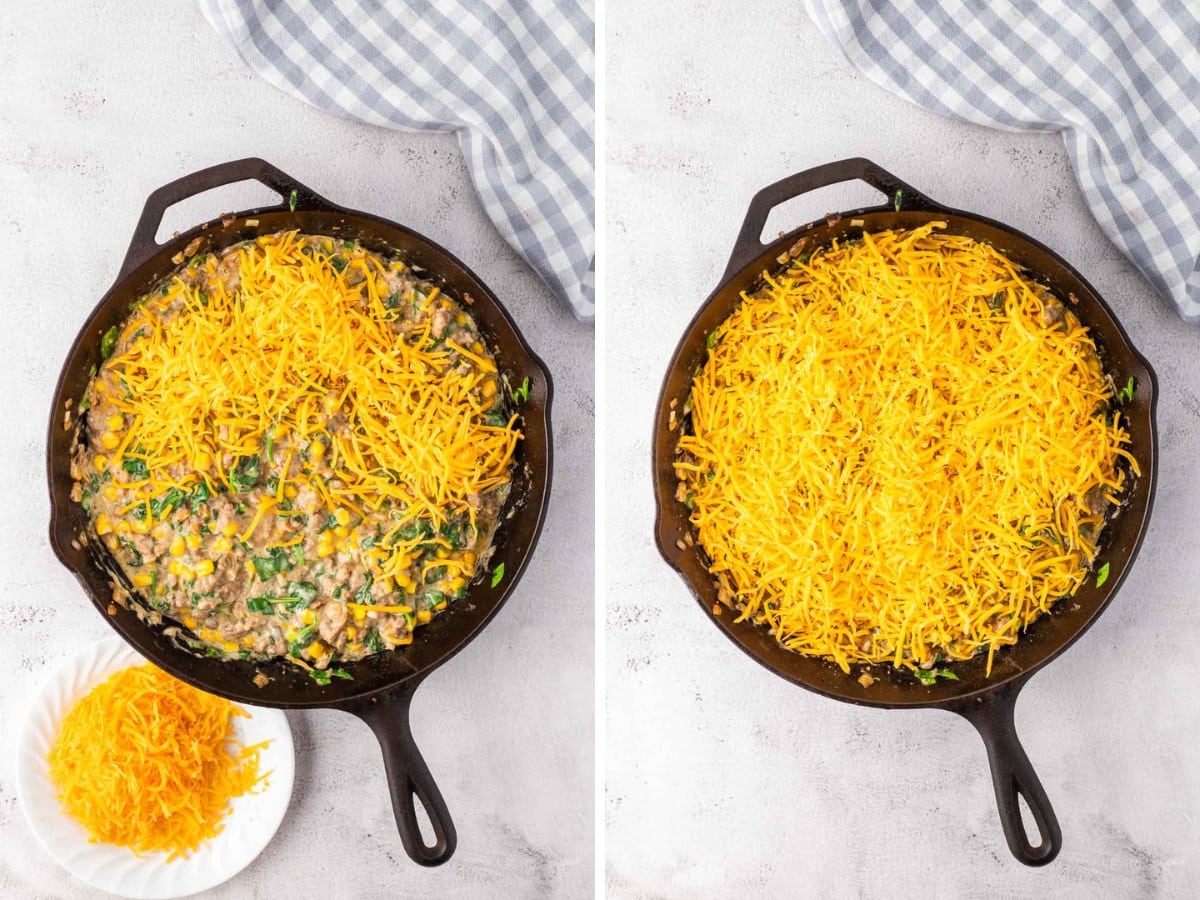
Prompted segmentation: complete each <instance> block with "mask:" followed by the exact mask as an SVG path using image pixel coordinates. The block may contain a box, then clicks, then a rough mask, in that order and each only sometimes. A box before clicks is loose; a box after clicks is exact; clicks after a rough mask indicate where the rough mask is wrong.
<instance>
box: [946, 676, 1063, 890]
mask: <svg viewBox="0 0 1200 900" xmlns="http://www.w3.org/2000/svg"><path fill="white" fill-rule="evenodd" d="M1024 683H1025V681H1024V679H1018V680H1017V681H1015V682H1009V683H1008V684H1005V685H1002V686H1001V687H999V688H997V689H995V690H994V691H990V692H987V693H984V694H982V695H976V696H975V697H973V698H971V699H968V700H966V701H965V702H963V703H962V704H959V705H954V706H950V707H948V708H949V709H951V710H952V711H953V712H956V713H958V714H959V715H961V716H962V717H963V718H965V719H967V721H969V722H970V723H971V724H972V725H974V726H975V730H976V731H978V732H979V736H980V737H981V738H983V744H984V747H986V748H987V755H988V766H989V768H990V769H991V772H992V784H993V787H994V788H995V791H996V806H997V811H998V812H999V814H1000V824H1001V826H1003V828H1004V837H1005V839H1006V840H1007V841H1008V849H1009V850H1011V851H1012V855H1013V856H1015V857H1016V858H1017V859H1018V860H1019V861H1020V862H1022V863H1024V864H1025V865H1027V866H1044V865H1046V863H1048V862H1051V861H1052V860H1053V859H1054V858H1055V857H1056V856H1058V853H1059V851H1060V850H1062V830H1061V829H1060V828H1059V826H1058V818H1057V816H1055V814H1054V808H1053V807H1052V806H1051V805H1050V799H1049V797H1047V796H1046V791H1045V789H1044V788H1043V787H1042V782H1041V781H1040V780H1039V779H1038V777H1037V773H1036V772H1035V771H1034V770H1033V765H1032V763H1030V762H1029V757H1028V756H1027V755H1026V753H1025V748H1024V747H1022V746H1021V741H1020V739H1019V738H1018V737H1017V729H1016V725H1015V723H1014V721H1013V712H1014V710H1015V709H1016V704H1017V695H1018V694H1019V693H1020V691H1021V688H1022V687H1023V686H1024ZM1022 801H1024V806H1025V807H1026V808H1027V809H1028V812H1029V815H1030V816H1031V817H1032V818H1033V821H1034V824H1035V825H1036V827H1037V831H1036V833H1035V835H1034V836H1035V837H1036V838H1037V840H1038V843H1037V844H1034V843H1033V842H1032V841H1031V840H1030V833H1029V829H1027V828H1026V826H1025V821H1024V819H1023V817H1022V814H1021V813H1022Z"/></svg>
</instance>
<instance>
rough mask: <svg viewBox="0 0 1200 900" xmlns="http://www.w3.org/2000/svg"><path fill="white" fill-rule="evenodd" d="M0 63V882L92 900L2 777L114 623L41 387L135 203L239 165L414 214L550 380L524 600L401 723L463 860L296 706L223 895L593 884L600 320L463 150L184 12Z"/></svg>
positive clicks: (52, 20) (97, 11)
mask: <svg viewBox="0 0 1200 900" xmlns="http://www.w3.org/2000/svg"><path fill="white" fill-rule="evenodd" d="M11 11H12V10H10V12H11ZM0 70H2V71H3V72H4V75H5V89H4V91H3V92H0V274H2V276H3V282H2V283H3V285H4V290H3V301H2V306H3V322H4V334H5V341H4V343H5V350H4V354H3V355H4V361H3V364H2V368H0V371H2V372H3V387H4V394H5V395H6V396H7V397H8V398H9V402H8V403H7V404H6V409H5V411H4V412H3V414H2V415H0V419H2V423H3V428H2V433H3V439H2V440H0V498H3V499H2V501H0V504H2V506H0V508H2V510H3V515H2V516H0V518H2V520H3V522H4V523H5V528H4V530H5V531H6V535H5V539H4V540H3V541H2V542H0V620H3V621H4V622H5V623H7V627H6V629H5V635H6V636H5V640H4V641H3V647H4V650H3V653H2V654H0V658H3V660H4V662H3V664H2V666H0V668H2V669H3V672H4V677H3V678H0V749H2V752H0V756H2V758H3V762H2V763H0V896H3V897H22V898H26V897H60V898H66V897H82V896H89V892H88V891H87V890H86V889H85V888H84V887H83V886H82V885H81V884H80V883H79V882H76V881H74V880H73V879H72V878H71V877H70V876H68V875H67V874H66V873H65V872H63V871H62V870H60V869H59V868H58V867H57V866H56V865H54V864H53V862H52V861H51V859H50V857H49V856H48V855H47V854H46V853H45V852H44V851H43V850H42V849H41V848H40V847H39V846H38V845H37V844H36V842H35V840H34V838H33V835H32V834H31V832H30V831H29V829H28V827H27V825H26V823H25V820H24V817H23V815H22V814H21V812H20V810H19V808H18V804H17V800H16V797H15V796H14V792H13V773H12V768H11V760H12V748H13V745H14V743H15V741H16V739H17V737H16V736H17V729H18V727H19V725H20V721H21V718H22V716H23V715H24V710H25V707H26V703H27V698H28V697H29V696H30V694H31V692H32V691H34V690H35V689H36V688H37V687H38V685H39V684H40V683H41V682H42V681H43V680H44V678H45V677H46V675H47V673H48V672H49V671H50V670H51V668H52V667H54V666H55V665H56V664H57V663H58V661H59V660H61V659H63V658H64V657H66V656H67V655H68V654H71V653H73V652H74V651H76V650H77V649H79V648H81V647H83V646H84V645H86V644H88V643H90V642H92V641H94V640H96V639H98V638H100V637H103V636H105V635H107V634H109V633H111V632H110V630H109V628H108V626H106V625H105V624H104V623H103V622H102V621H100V619H99V617H98V616H97V615H96V614H95V612H94V611H93V609H92V607H91V605H90V604H89V603H87V601H86V600H85V598H84V596H83V594H82V592H81V591H80V589H79V588H78V586H77V585H76V583H75V581H74V579H73V578H72V577H71V576H70V575H69V574H68V573H67V572H66V570H65V569H63V568H62V566H61V565H59V563H58V562H57V560H56V559H54V557H53V555H52V554H51V551H50V549H49V546H48V543H47V540H46V534H45V532H46V526H47V515H48V507H47V498H46V488H45V476H44V463H43V458H44V430H45V424H46V420H47V415H48V403H49V402H50V393H51V390H52V388H53V386H54V381H55V378H56V377H57V374H58V370H59V367H60V365H61V363H62V359H63V356H64V354H65V353H66V350H67V348H68V346H69V344H70V342H71V340H72V339H73V338H74V336H75V332H76V330H77V329H78V327H79V325H80V324H81V323H82V320H83V318H84V316H85V315H86V314H87V312H88V311H90V310H91V308H92V306H93V305H94V304H95V302H96V301H97V300H98V299H99V297H100V295H101V294H102V293H103V292H104V291H105V290H106V289H107V288H108V286H109V284H110V283H111V280H112V278H113V276H114V275H115V273H116V270H117V267H118V265H119V264H120V261H121V258H122V256H123V255H124V252H125V249H126V246H127V244H128V239H129V236H130V234H131V232H132V229H133V226H134V223H135V222H136V220H137V217H138V215H139V213H140V211H141V207H142V204H143V202H144V201H145V198H146V195H147V194H149V193H150V191H152V190H153V189H154V188H156V187H158V186H159V185H160V184H163V183H165V182H167V181H170V180H171V179H174V178H176V177H178V176H179V175H182V174H184V173H186V172H190V171H193V170H195V169H198V168H201V167H203V166H206V165H211V164H214V163H217V162H222V161H226V160H229V159H235V158H238V157H242V156H252V155H259V156H263V157H265V158H266V159H269V160H271V161H272V162H274V163H275V164H276V165H278V166H280V167H281V168H283V169H284V170H285V171H287V172H290V173H291V174H293V175H295V176H296V177H297V178H299V179H300V180H301V181H304V182H307V183H308V184H309V185H310V186H312V187H313V188H314V189H315V190H317V191H319V192H321V193H323V194H325V195H326V196H328V197H329V198H330V199H332V200H334V201H335V202H338V203H342V204H345V205H348V206H351V207H355V208H359V209H364V210H368V211H370V212H373V213H377V214H380V215H383V216H386V217H389V218H393V219H395V220H397V221H400V222H403V223H405V224H408V225H410V226H412V227H414V228H415V229H417V230H418V231H421V232H423V233H424V234H426V235H428V236H429V237H431V238H433V239H434V240H436V241H438V242H439V243H442V244H443V245H445V246H447V247H448V248H449V249H450V250H451V251H452V252H454V253H455V254H457V255H458V256H460V257H461V258H463V259H464V260H465V261H466V262H467V263H468V265H470V266H471V267H472V268H474V269H475V270H476V272H477V273H478V274H479V275H480V276H481V277H482V278H483V279H484V280H485V281H486V282H488V283H489V284H490V285H491V286H492V287H493V288H494V290H495V291H496V292H497V294H498V295H499V296H500V297H501V299H502V300H503V301H504V302H505V304H506V305H507V306H508V308H509V310H510V311H511V312H512V313H513V315H514V317H515V318H516V319H517V321H518V323H519V324H520V326H521V328H522V329H523V331H524V333H525V335H526V337H527V338H528V340H529V342H530V344H531V345H532V346H533V348H534V349H535V351H536V352H537V353H538V354H539V355H541V356H542V357H543V358H544V359H545V360H546V362H547V363H548V364H549V366H550V369H551V371H552V373H553V376H554V380H555V393H556V396H555V401H554V423H555V441H556V447H555V455H556V460H555V462H556V465H555V472H554V482H555V484H554V496H553V498H552V505H551V509H550V516H549V520H548V522H547V525H546V530H545V532H544V534H543V538H542V542H541V544H540V546H539V547H538V550H537V553H536V555H535V558H534V560H533V562H532V565H531V567H530V569H529V571H528V573H527V574H526V576H525V578H524V580H523V581H522V583H521V585H520V587H519V589H518V590H517V592H516V593H515V594H514V596H513V597H512V598H511V599H510V601H509V603H508V605H507V606H506V608H505V609H504V610H503V611H502V612H501V613H500V615H499V616H498V617H497V618H496V620H495V621H494V622H493V623H492V625H491V626H490V627H489V628H488V629H487V630H486V631H485V632H484V633H483V634H482V635H481V636H480V637H479V638H478V639H477V640H476V641H475V642H474V643H473V644H472V645H471V646H470V647H469V648H468V649H467V650H465V651H464V652H463V653H462V654H461V655H459V656H458V657H456V658H455V659H454V660H453V661H452V662H451V663H449V664H448V665H447V666H445V668H443V669H442V670H440V671H439V672H437V673H436V674H434V675H433V676H432V677H431V678H430V679H429V680H428V681H427V682H426V684H425V685H424V687H422V689H421V691H420V692H419V693H418V694H417V699H416V702H415V704H414V708H413V715H414V730H415V732H416V734H417V738H418V740H419V742H420V743H421V746H422V748H423V750H424V752H425V755H426V758H427V759H428V760H429V761H430V765H431V767H432V769H433V771H434V774H435V775H436V776H437V777H438V779H439V781H440V784H441V787H442V791H443V793H444V794H445V796H446V800H447V802H448V803H449V805H450V809H451V812H452V814H453V815H454V816H455V819H456V822H457V825H458V833H459V850H458V853H457V855H456V856H455V857H454V859H453V860H452V861H451V862H450V863H449V864H447V865H446V866H445V867H443V868H441V869H435V870H424V869H421V868H420V867H418V866H416V865H414V864H411V863H409V862H408V861H407V859H406V858H405V857H404V854H403V851H402V849H401V847H400V842H399V838H398V836H397V835H396V830H395V824H394V822H393V820H392V813H391V809H390V806H389V805H388V800H387V795H386V786H385V783H384V776H383V768H382V765H381V761H380V755H379V749H378V745H377V744H376V743H375V741H374V738H373V737H372V735H371V733H370V732H369V731H368V730H367V728H366V726H365V725H363V724H361V723H359V722H358V721H357V720H355V719H352V718H351V717H349V716H347V715H344V714H342V713H336V712H325V711H315V712H303V713H298V714H292V715H290V720H291V723H292V727H293V730H294V733H295V738H296V749H297V781H296V790H295V794H294V796H293V799H292V806H291V808H290V810H289V812H288V815H287V818H286V819H285V821H284V824H283V826H282V828H281V829H280V831H279V833H278V835H277V836H276V837H275V839H274V840H273V841H272V842H271V844H270V846H269V847H268V848H267V850H266V852H265V853H264V854H263V855H262V856H261V857H260V858H259V859H258V860H257V861H256V862H255V863H253V864H252V865H251V866H250V868H249V869H247V870H246V871H245V872H243V873H242V874H241V875H240V876H238V877H237V878H236V879H234V880H233V881H232V882H229V883H228V884H226V885H225V886H224V887H222V888H220V889H218V890H216V891H215V892H213V894H212V896H216V897H230V898H233V897H237V898H243V897H279V896H298V895H299V896H309V897H313V896H320V897H347V898H349V897H353V898H368V897H380V898H382V897H397V896H404V897H428V896H435V895H436V896H446V897H480V898H482V897H496V898H510V897H583V896H590V894H591V885H592V879H593V872H594V869H593V863H592V850H593V834H594V831H593V824H592V797H593V793H592V784H593V781H592V761H593V753H592V733H593V705H592V678H593V651H592V622H593V613H592V609H593V607H592V593H593V592H592V578H593V565H592V551H591V547H592V532H593V517H592V496H593V478H592V454H593V426H592V417H593V351H592V332H591V330H590V329H588V328H586V327H584V326H581V325H579V324H577V323H576V322H575V321H573V320H572V318H571V317H570V315H568V314H567V313H566V312H565V311H564V310H563V308H562V307H561V306H560V304H559V303H558V302H557V301H556V300H555V299H554V298H553V297H552V296H551V294H550V292H549V291H548V290H547V289H546V288H545V287H544V286H543V285H542V283H541V282H540V281H539V280H538V279H537V277H536V276H535V275H534V274H533V272H532V271H531V270H530V269H529V268H527V267H526V265H525V264H524V263H523V262H522V261H521V260H520V258H519V257H517V255H516V254H515V253H513V252H512V251H511V250H510V249H509V248H508V247H507V245H505V244H504V242H503V241H502V239H501V238H500V237H499V235H498V234H497V233H496V231H495V230H494V229H493V227H492V226H491V224H490V223H489V222H488V221H487V219H486V217H485V216H484V214H483V211H482V209H481V208H480V206H479V203H478V202H477V200H476V198H475V195H474V192H473V190H472V188H471V184H470V181H469V178H468V175H467V171H466V169H465V168H464V166H463V165H462V162H461V159H460V155H459V151H458V145H457V142H456V141H455V139H454V138H453V137H452V136H450V135H409V134H401V133H398V132H391V131H384V130H381V129H377V128H372V127H366V126H361V125H358V124H355V123H352V122H348V121H343V120H340V119H336V118H332V117H330V116H327V115H324V114H322V113H319V112H317V111H316V110H313V109H310V108H309V107H307V106H304V105H301V104H300V103H298V102H296V101H293V100H291V99H290V98H288V97H286V96H285V95H283V94H282V93H280V92H278V91H276V90H274V89H273V88H271V87H269V86H268V85H266V84H264V83H263V82H261V81H258V80H256V79H255V78H254V77H253V76H252V75H251V74H250V73H249V72H248V71H247V70H246V69H245V68H243V67H242V66H241V65H240V64H239V63H237V62H236V61H234V60H233V59H232V58H231V57H230V56H229V55H228V54H227V53H226V51H225V50H224V48H223V47H222V46H221V45H220V43H219V42H218V39H217V37H216V35H215V34H214V33H212V32H211V30H210V29H209V28H208V26H207V24H206V23H205V22H204V21H203V19H202V18H201V16H200V15H199V13H198V12H197V11H196V10H195V9H194V8H193V7H192V6H191V5H190V4H164V3H156V2H152V0H137V2H122V3H117V2H110V3H106V4H86V5H85V4H79V3H65V2H58V3H51V4H44V5H43V4H29V5H23V6H22V7H21V9H20V13H19V15H11V14H9V15H5V16H4V17H3V20H2V22H0ZM272 196H273V195H271V194H270V193H269V192H266V191H265V190H264V189H262V188H258V189H253V188H249V189H236V190H231V191H226V192H224V193H222V194H219V195H210V199H207V200H203V201H199V202H197V203H191V204H186V205H181V207H179V208H177V209H176V211H175V215H174V216H172V218H171V219H170V220H169V225H168V229H167V230H168V231H169V230H171V229H172V228H175V227H186V226H188V225H191V224H195V223H197V222H199V221H201V220H202V219H205V218H209V217H211V216H213V215H215V214H216V213H217V212H220V211H223V210H227V209H231V208H244V207H245V206H248V205H253V204H255V203H257V202H262V201H265V200H269V199H270V198H271V197H272ZM185 206H186V208H184V207H185Z"/></svg>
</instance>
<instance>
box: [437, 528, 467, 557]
mask: <svg viewBox="0 0 1200 900" xmlns="http://www.w3.org/2000/svg"><path fill="white" fill-rule="evenodd" d="M438 531H439V533H440V534H441V535H442V537H444V538H445V539H446V540H447V541H449V542H450V546H451V547H453V548H454V549H455V550H461V549H462V548H463V547H465V546H467V526H466V523H465V522H449V521H448V522H444V523H443V524H442V527H441V528H440V529H438Z"/></svg>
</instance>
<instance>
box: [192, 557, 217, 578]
mask: <svg viewBox="0 0 1200 900" xmlns="http://www.w3.org/2000/svg"><path fill="white" fill-rule="evenodd" d="M215 568H216V566H214V565H213V561H212V560H211V559H202V560H200V562H198V563H196V570H195V572H196V577H197V578H203V577H204V576H205V575H211V574H212V573H213V570H214V569H215Z"/></svg>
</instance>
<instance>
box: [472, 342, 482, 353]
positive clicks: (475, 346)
mask: <svg viewBox="0 0 1200 900" xmlns="http://www.w3.org/2000/svg"><path fill="white" fill-rule="evenodd" d="M471 352H472V353H482V352H483V344H482V343H481V342H480V341H476V342H475V343H473V344H472V345H471Z"/></svg>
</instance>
